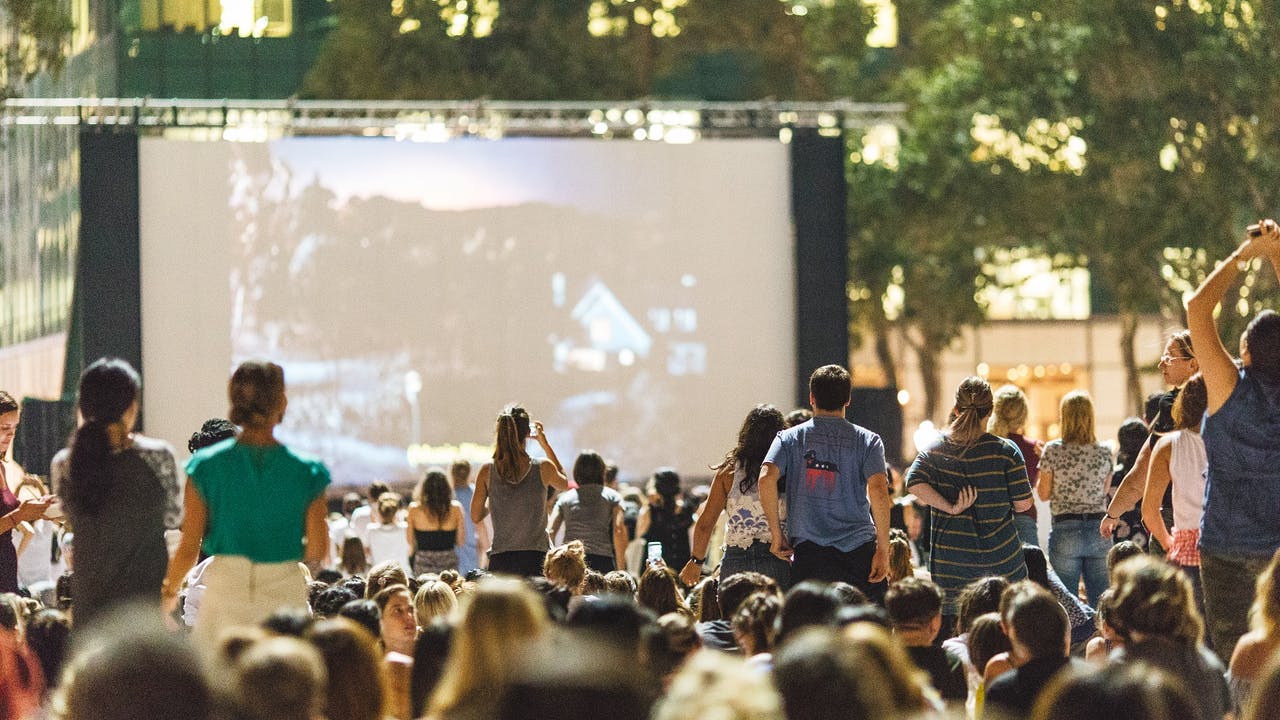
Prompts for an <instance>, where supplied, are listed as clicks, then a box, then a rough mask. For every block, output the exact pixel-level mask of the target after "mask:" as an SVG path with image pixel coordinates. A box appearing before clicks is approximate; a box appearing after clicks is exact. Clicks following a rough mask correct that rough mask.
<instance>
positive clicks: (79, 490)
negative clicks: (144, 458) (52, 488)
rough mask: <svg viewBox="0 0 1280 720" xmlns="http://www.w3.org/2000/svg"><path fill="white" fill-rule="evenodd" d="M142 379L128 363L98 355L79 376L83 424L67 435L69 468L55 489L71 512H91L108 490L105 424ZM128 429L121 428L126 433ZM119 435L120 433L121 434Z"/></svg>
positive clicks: (128, 402)
mask: <svg viewBox="0 0 1280 720" xmlns="http://www.w3.org/2000/svg"><path fill="white" fill-rule="evenodd" d="M141 387H142V381H141V380H140V379H139V378H138V372H137V371H136V370H134V369H133V367H132V366H130V365H129V363H127V362H125V361H124V360H119V359H117V358H102V359H101V360H98V361H97V362H95V363H93V364H92V365H90V366H89V367H87V368H85V371H84V373H82V374H81V375H80V395H79V400H78V405H79V407H80V415H81V417H83V418H84V424H83V425H81V426H80V427H79V428H77V429H76V431H75V433H73V434H72V436H71V467H70V469H69V470H70V471H69V472H68V474H67V477H66V479H65V480H63V482H62V487H61V488H60V489H59V492H60V494H61V495H62V499H63V502H65V503H66V505H67V508H68V509H69V510H71V511H72V512H74V513H78V514H82V515H93V514H95V513H96V512H97V511H98V508H99V507H100V506H101V505H102V502H103V499H104V498H105V497H106V496H107V494H108V493H109V492H111V489H112V487H111V485H112V482H111V474H110V472H109V470H110V460H111V453H112V450H113V448H112V443H111V435H110V433H109V430H108V427H109V426H111V425H114V424H115V423H118V422H120V419H121V417H122V416H123V415H124V414H125V412H126V411H128V409H129V408H130V407H131V406H132V405H133V403H134V402H136V401H137V399H138V391H139V389H140V388H141ZM131 429H132V428H125V429H124V433H127V432H128V431H129V430H131ZM122 434H123V433H122Z"/></svg>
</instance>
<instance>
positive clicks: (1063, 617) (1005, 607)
mask: <svg viewBox="0 0 1280 720" xmlns="http://www.w3.org/2000/svg"><path fill="white" fill-rule="evenodd" d="M1000 606H1001V607H1000V621H1001V622H1003V623H1004V626H1005V629H1006V630H1008V631H1009V632H1010V633H1011V634H1012V638H1011V639H1016V640H1017V641H1018V643H1019V644H1021V645H1023V646H1024V647H1026V648H1027V652H1029V653H1031V658H1032V659H1040V658H1059V657H1064V656H1065V655H1066V654H1067V634H1068V633H1069V632H1071V622H1070V621H1069V620H1068V619H1067V611H1066V610H1064V609H1063V608H1062V605H1061V604H1059V603H1058V601H1057V599H1056V598H1054V597H1053V595H1051V594H1049V591H1048V590H1045V589H1044V588H1041V587H1040V586H1038V585H1035V584H1033V583H1030V582H1019V583H1015V584H1013V585H1011V586H1009V589H1008V590H1005V596H1004V597H1002V598H1001V600H1000Z"/></svg>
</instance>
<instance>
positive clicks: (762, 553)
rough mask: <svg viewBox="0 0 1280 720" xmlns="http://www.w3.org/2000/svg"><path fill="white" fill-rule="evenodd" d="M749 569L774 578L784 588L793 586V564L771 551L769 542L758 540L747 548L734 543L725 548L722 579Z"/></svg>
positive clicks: (722, 561)
mask: <svg viewBox="0 0 1280 720" xmlns="http://www.w3.org/2000/svg"><path fill="white" fill-rule="evenodd" d="M747 571H752V572H758V573H760V574H762V575H767V576H769V577H771V578H773V579H774V580H776V581H777V583H778V587H781V588H782V589H784V590H785V589H787V588H788V587H790V586H791V564H790V563H788V562H787V561H785V560H783V559H782V558H779V557H778V556H777V555H774V554H773V553H771V552H769V543H767V542H761V541H759V540H757V541H755V542H753V543H751V547H749V548H747V549H745V550H744V549H742V548H737V547H733V546H732V545H731V546H729V547H727V548H725V550H724V559H722V560H721V561H720V579H721V580H724V579H725V578H727V577H729V576H730V575H736V574H737V573H740V572H747Z"/></svg>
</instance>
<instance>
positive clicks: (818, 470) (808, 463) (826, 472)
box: [804, 450, 839, 493]
mask: <svg viewBox="0 0 1280 720" xmlns="http://www.w3.org/2000/svg"><path fill="white" fill-rule="evenodd" d="M837 472H839V468H838V467H836V464H835V463H831V462H826V461H825V460H819V459H818V454H817V453H816V452H814V451H813V450H807V451H805V454H804V486H805V489H806V490H816V489H817V487H818V483H819V482H821V483H822V487H823V489H824V490H826V491H827V492H828V493H832V492H835V489H836V473H837Z"/></svg>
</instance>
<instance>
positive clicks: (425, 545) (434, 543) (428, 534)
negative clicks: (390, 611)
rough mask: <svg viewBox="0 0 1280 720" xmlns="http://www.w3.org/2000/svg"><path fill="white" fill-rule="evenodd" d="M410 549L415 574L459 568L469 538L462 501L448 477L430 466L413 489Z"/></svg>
mask: <svg viewBox="0 0 1280 720" xmlns="http://www.w3.org/2000/svg"><path fill="white" fill-rule="evenodd" d="M408 537H409V550H410V556H411V557H412V558H413V574H414V575H421V574H422V573H441V572H443V571H445V570H457V569H458V548H459V547H460V546H461V545H462V544H463V543H464V542H466V539H467V529H466V526H465V525H463V523H462V503H460V502H458V501H457V500H454V499H453V488H452V487H450V486H449V479H448V478H446V477H445V474H444V473H442V472H440V471H439V470H429V471H427V474H426V475H425V476H424V477H423V478H422V482H420V483H418V487H416V488H414V491H413V502H411V503H409V529H408Z"/></svg>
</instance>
